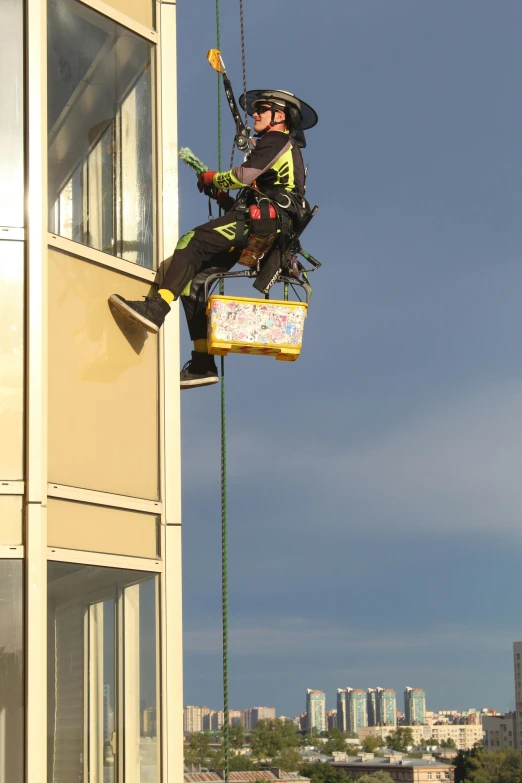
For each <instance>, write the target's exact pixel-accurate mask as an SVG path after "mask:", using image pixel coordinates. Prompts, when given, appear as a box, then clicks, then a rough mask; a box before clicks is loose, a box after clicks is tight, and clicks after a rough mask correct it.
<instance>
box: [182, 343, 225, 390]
mask: <svg viewBox="0 0 522 783" xmlns="http://www.w3.org/2000/svg"><path fill="white" fill-rule="evenodd" d="M179 380H180V386H181V388H182V389H192V387H193V386H211V384H213V383H217V382H218V381H219V376H218V371H217V367H216V362H215V361H214V357H213V356H212V355H211V354H209V353H198V352H197V351H192V359H191V360H190V361H189V362H187V363H186V364H185V365H184V366H183V369H182V370H181V373H180V376H179Z"/></svg>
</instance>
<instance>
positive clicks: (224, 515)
mask: <svg viewBox="0 0 522 783" xmlns="http://www.w3.org/2000/svg"><path fill="white" fill-rule="evenodd" d="M219 17H220V14H219V0H216V46H217V48H218V49H219V50H221V27H220V18H219ZM239 23H240V28H241V62H242V70H243V95H244V96H245V100H246V57H245V25H244V15H243V0H239ZM217 78H218V101H217V125H218V133H217V137H218V171H221V168H222V155H221V142H222V133H221V78H220V74H219V73H218V74H217ZM245 107H246V103H245ZM247 120H248V114H247V112H246V110H245V125H246V124H247ZM234 149H235V144H234V145H233V146H232V155H231V157H230V168H232V167H233V164H234ZM219 293H220V294H221V296H223V294H224V293H225V284H224V281H223V280H220V281H219ZM221 608H222V620H223V745H224V758H225V769H224V772H225V783H229V773H230V726H229V709H228V506H227V419H226V398H225V357H224V356H222V357H221Z"/></svg>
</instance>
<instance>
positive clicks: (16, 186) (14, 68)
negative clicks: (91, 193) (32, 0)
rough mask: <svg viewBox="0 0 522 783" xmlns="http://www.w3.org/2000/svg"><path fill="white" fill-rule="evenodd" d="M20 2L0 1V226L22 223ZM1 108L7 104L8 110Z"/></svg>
mask: <svg viewBox="0 0 522 783" xmlns="http://www.w3.org/2000/svg"><path fill="white" fill-rule="evenodd" d="M23 14H24V3H23V1H22V0H3V2H2V24H1V25H0V51H1V52H2V66H1V70H0V77H1V78H0V105H1V106H2V107H4V111H2V112H0V183H1V186H0V226H12V227H17V226H18V227H20V226H23V224H24V114H23V105H24V70H23V55H24V16H23ZM5 107H9V109H8V111H6V110H5Z"/></svg>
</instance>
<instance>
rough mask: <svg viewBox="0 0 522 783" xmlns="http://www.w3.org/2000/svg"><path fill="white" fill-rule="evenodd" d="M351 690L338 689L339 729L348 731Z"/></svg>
mask: <svg viewBox="0 0 522 783" xmlns="http://www.w3.org/2000/svg"><path fill="white" fill-rule="evenodd" d="M349 690H350V689H349V688H337V728H338V729H340V730H341V731H348V691H349Z"/></svg>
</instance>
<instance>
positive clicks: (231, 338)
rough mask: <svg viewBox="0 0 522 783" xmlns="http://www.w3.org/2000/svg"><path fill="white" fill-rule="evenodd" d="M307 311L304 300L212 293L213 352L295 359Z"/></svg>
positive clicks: (209, 311)
mask: <svg viewBox="0 0 522 783" xmlns="http://www.w3.org/2000/svg"><path fill="white" fill-rule="evenodd" d="M307 310H308V305H307V304H305V303H304V302H282V301H280V300H275V299H248V298H247V297H243V296H220V295H219V294H216V295H212V296H210V297H209V299H208V302H207V316H208V350H209V353H213V354H216V355H217V356H226V355H227V354H228V353H249V354H254V355H256V356H275V357H276V359H278V360H279V361H282V362H295V360H296V359H297V357H298V356H299V354H300V353H301V345H302V343H303V330H304V322H305V318H306V313H307Z"/></svg>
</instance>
